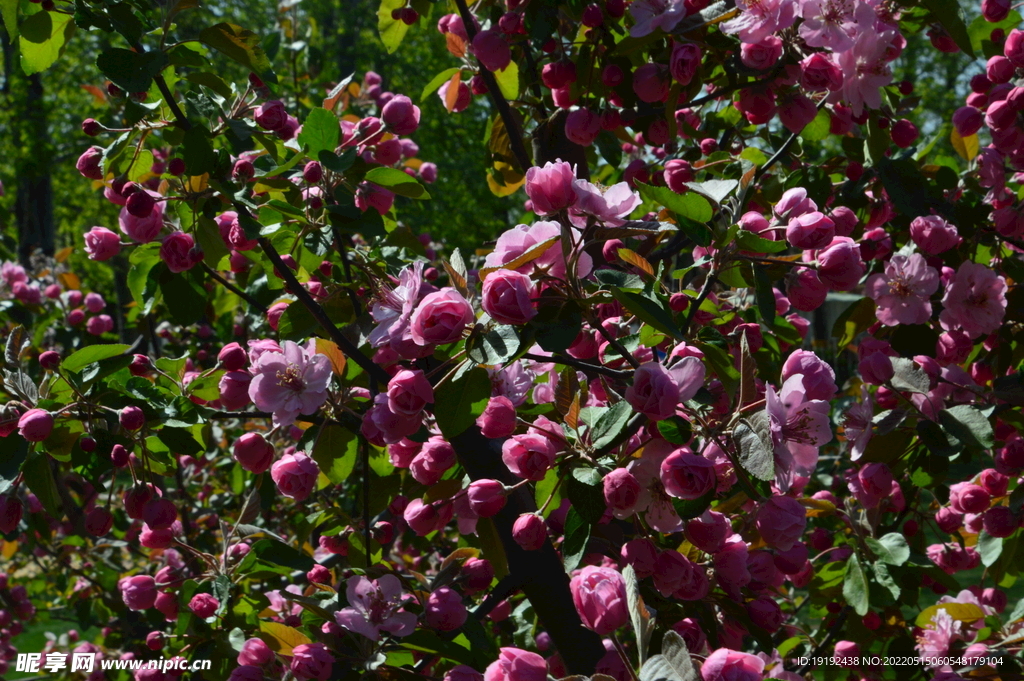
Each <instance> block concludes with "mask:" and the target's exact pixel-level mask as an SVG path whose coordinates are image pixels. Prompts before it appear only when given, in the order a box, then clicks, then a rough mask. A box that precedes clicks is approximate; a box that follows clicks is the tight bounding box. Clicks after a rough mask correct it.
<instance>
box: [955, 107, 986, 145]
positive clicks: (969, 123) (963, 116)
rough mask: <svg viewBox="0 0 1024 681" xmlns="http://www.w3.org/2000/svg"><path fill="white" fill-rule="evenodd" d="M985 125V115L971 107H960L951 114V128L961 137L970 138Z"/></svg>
mask: <svg viewBox="0 0 1024 681" xmlns="http://www.w3.org/2000/svg"><path fill="white" fill-rule="evenodd" d="M984 123H985V115H984V114H983V113H981V111H979V110H978V109H976V108H974V107H973V106H962V107H960V108H959V109H957V110H956V111H955V112H954V113H953V126H954V127H955V128H956V131H957V132H958V133H959V134H960V136H961V137H970V136H971V135H973V134H975V133H976V132H978V130H980V129H981V126H982V125H984Z"/></svg>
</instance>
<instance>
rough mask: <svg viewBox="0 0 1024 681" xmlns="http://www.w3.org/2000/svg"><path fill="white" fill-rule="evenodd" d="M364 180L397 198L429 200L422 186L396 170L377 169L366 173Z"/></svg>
mask: <svg viewBox="0 0 1024 681" xmlns="http://www.w3.org/2000/svg"><path fill="white" fill-rule="evenodd" d="M364 179H365V180H366V181H367V182H373V183H374V184H377V185H380V186H381V187H386V188H388V189H390V190H391V191H393V192H394V193H396V194H398V195H399V196H407V197H409V198H410V199H429V198H430V194H428V193H427V190H426V189H424V188H423V185H421V184H420V183H419V182H417V181H416V180H415V179H414V178H412V177H409V176H408V175H406V174H405V173H403V172H402V171H401V170H398V169H397V168H385V167H377V168H374V169H373V170H371V171H370V172H368V173H366V177H365V178H364Z"/></svg>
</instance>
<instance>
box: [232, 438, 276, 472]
mask: <svg viewBox="0 0 1024 681" xmlns="http://www.w3.org/2000/svg"><path fill="white" fill-rule="evenodd" d="M232 453H233V455H234V458H235V461H237V462H238V464H239V465H240V466H241V467H242V468H243V469H245V470H247V471H249V472H250V473H256V474H259V473H262V472H264V471H265V470H267V469H268V468H270V466H271V464H272V463H274V446H273V445H271V444H270V443H269V442H267V440H266V438H264V437H263V435H261V434H260V433H254V432H249V433H246V434H245V435H243V436H242V437H240V438H238V439H237V440H235V444H234V447H233V448H232Z"/></svg>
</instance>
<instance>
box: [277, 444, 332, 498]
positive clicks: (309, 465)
mask: <svg viewBox="0 0 1024 681" xmlns="http://www.w3.org/2000/svg"><path fill="white" fill-rule="evenodd" d="M319 476H320V467H319V466H317V465H316V461H313V459H311V458H310V457H308V456H306V455H305V454H302V453H301V452H300V453H296V454H285V455H284V456H282V457H281V458H280V459H279V460H278V461H277V462H276V463H275V464H274V465H273V466H271V467H270V477H271V478H273V480H274V484H275V485H277V489H278V490H280V492H281V494H283V495H285V496H286V497H291V498H292V499H295V501H305V500H306V499H307V498H308V497H309V495H310V494H312V493H313V488H314V487H316V480H317V478H318V477H319Z"/></svg>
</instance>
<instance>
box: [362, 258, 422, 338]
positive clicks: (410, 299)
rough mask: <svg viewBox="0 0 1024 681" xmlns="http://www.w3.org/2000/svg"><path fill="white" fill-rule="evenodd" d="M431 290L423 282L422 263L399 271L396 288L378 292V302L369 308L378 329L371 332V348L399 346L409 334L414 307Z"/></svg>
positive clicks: (419, 262) (418, 262)
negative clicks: (379, 295)
mask: <svg viewBox="0 0 1024 681" xmlns="http://www.w3.org/2000/svg"><path fill="white" fill-rule="evenodd" d="M433 290H435V289H434V287H433V286H431V285H430V284H428V283H427V282H426V281H425V280H424V279H423V262H422V261H417V262H415V263H413V264H412V265H411V266H410V267H406V268H405V269H404V270H402V273H401V274H400V275H399V277H398V286H396V287H395V288H394V289H385V290H384V291H383V292H382V293H381V300H379V301H378V302H375V303H374V304H373V305H372V306H371V307H370V316H372V317H373V319H374V321H376V322H377V327H376V328H374V330H373V331H371V332H370V337H369V341H370V345H371V346H372V347H375V348H377V347H380V346H381V345H384V344H387V343H389V342H390V343H391V344H392V345H398V344H400V343H401V342H402V340H403V337H404V336H406V335H407V333H408V331H409V320H410V319H411V318H412V313H413V310H415V309H416V304H417V303H418V302H419V300H420V298H422V297H423V296H424V295H426V294H427V293H428V292H431V291H433ZM410 341H411V336H410Z"/></svg>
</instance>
